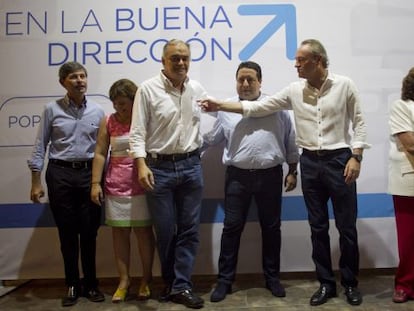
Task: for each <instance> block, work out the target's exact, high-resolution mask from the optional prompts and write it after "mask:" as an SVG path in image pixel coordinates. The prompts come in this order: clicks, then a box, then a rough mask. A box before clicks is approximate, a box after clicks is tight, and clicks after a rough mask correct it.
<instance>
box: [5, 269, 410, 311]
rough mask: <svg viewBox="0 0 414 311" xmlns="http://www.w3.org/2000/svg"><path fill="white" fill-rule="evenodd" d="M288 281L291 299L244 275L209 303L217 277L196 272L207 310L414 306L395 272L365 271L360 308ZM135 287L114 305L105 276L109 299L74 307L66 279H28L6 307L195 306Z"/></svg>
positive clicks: (305, 277)
mask: <svg viewBox="0 0 414 311" xmlns="http://www.w3.org/2000/svg"><path fill="white" fill-rule="evenodd" d="M281 279H282V284H283V285H284V286H285V287H286V293H287V296H286V297H285V298H275V297H273V296H272V295H271V294H270V292H269V291H268V290H266V289H265V288H263V285H264V284H263V283H264V282H263V278H262V276H261V275H256V274H255V275H238V276H237V281H236V282H235V284H234V285H233V293H232V294H231V295H228V296H227V298H226V299H225V300H224V301H222V302H219V303H211V302H210V301H209V297H210V292H211V289H212V287H213V286H214V282H215V277H214V276H195V277H194V290H195V292H197V293H198V294H200V295H201V296H202V297H203V298H204V299H205V301H206V303H205V307H204V309H203V310H217V311H220V310H223V311H236V310H241V311H244V310H245V311H247V310H248V311H268V310H286V311H296V310H297V311H299V310H300V311H305V310H321V311H325V310H335V311H339V310H341V311H342V310H344V311H345V310H370V311H387V310H392V311H393V310H404V311H405V310H414V301H409V302H407V303H404V304H395V303H393V302H392V301H391V295H392V288H393V270H391V269H385V270H384V269H376V270H364V271H361V275H360V286H359V287H360V290H361V292H362V293H363V296H364V297H363V299H364V301H363V303H362V305H360V306H350V305H348V304H347V303H346V301H345V297H344V295H343V292H342V290H339V291H338V297H337V298H333V299H330V300H329V301H328V302H327V303H326V304H324V305H322V306H318V307H311V306H310V305H309V298H310V296H311V295H312V294H313V292H314V291H315V290H316V289H317V288H318V283H317V282H316V281H315V280H314V275H313V273H282V277H281ZM134 281H135V286H133V287H132V288H131V295H130V297H129V299H128V300H127V301H126V302H123V303H120V304H112V303H111V295H112V293H113V291H114V289H115V287H116V285H117V280H116V279H113V278H110V279H109V278H108V279H101V286H100V288H101V290H102V291H103V292H104V293H105V296H106V297H105V298H106V300H105V302H103V303H93V302H89V301H88V300H86V299H85V298H80V299H79V301H78V303H77V304H76V305H75V306H73V307H69V308H62V307H61V306H60V298H61V296H62V294H63V293H64V292H65V286H64V282H63V280H60V279H59V280H32V281H28V282H24V283H22V284H21V285H20V286H17V287H16V289H15V290H13V291H12V292H10V293H8V294H6V295H4V296H3V297H1V298H0V310H4V311H13V310H27V311H46V310H62V309H63V310H71V311H72V310H81V311H91V310H105V311H108V310H126V311H135V310H148V311H149V310H151V311H157V310H159V311H161V310H190V309H187V308H185V307H184V306H181V305H177V304H174V303H172V302H168V303H159V302H158V301H157V300H156V299H150V300H149V301H146V302H138V301H136V300H135V299H134V295H133V294H132V293H133V292H135V291H136V283H137V281H138V280H134ZM5 285H9V286H11V285H19V282H16V281H14V282H11V281H9V282H5ZM152 288H153V295H154V296H157V295H158V293H159V292H160V290H161V288H162V283H161V281H160V279H159V278H156V279H155V280H154V282H153V285H152ZM338 289H339V287H338Z"/></svg>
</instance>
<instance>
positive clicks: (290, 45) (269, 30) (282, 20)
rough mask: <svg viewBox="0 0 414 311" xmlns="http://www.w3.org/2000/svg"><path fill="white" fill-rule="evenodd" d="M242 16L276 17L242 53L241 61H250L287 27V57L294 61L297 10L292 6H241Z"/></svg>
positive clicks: (240, 55)
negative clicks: (261, 48) (280, 29)
mask: <svg viewBox="0 0 414 311" xmlns="http://www.w3.org/2000/svg"><path fill="white" fill-rule="evenodd" d="M238 12H239V14H240V15H275V17H274V18H273V19H272V20H271V21H270V22H269V23H268V24H267V25H266V26H265V27H264V28H263V29H262V30H261V31H260V32H259V33H258V34H257V35H256V36H255V37H254V38H253V39H252V40H251V41H250V42H249V43H248V44H247V45H246V46H245V47H244V48H243V49H242V50H241V51H240V53H239V58H240V60H241V61H245V60H248V59H249V58H250V57H251V56H252V55H253V54H254V53H256V51H257V50H258V49H259V48H260V47H261V46H262V45H263V44H265V43H266V41H267V40H269V38H270V37H271V36H272V35H273V34H274V33H275V32H277V31H278V30H279V28H280V27H282V26H283V25H285V30H286V57H287V58H288V59H291V60H293V59H294V58H295V53H296V48H297V45H296V44H297V33H296V8H295V6H294V5H292V4H259V5H254V4H253V5H240V6H239V8H238Z"/></svg>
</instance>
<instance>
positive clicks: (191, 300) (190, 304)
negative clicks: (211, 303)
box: [170, 289, 204, 309]
mask: <svg viewBox="0 0 414 311" xmlns="http://www.w3.org/2000/svg"><path fill="white" fill-rule="evenodd" d="M170 297H171V301H172V302H175V303H179V304H182V305H184V306H186V307H187V308H192V309H200V308H202V307H203V306H204V300H203V299H202V298H200V297H198V296H196V295H194V294H193V292H192V291H191V290H190V289H186V290H185V291H182V292H180V293H178V294H173V295H170Z"/></svg>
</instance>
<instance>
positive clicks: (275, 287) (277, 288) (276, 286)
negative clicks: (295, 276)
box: [266, 281, 286, 297]
mask: <svg viewBox="0 0 414 311" xmlns="http://www.w3.org/2000/svg"><path fill="white" fill-rule="evenodd" d="M266 288H267V289H268V290H270V292H271V293H272V295H273V296H275V297H286V291H285V289H284V287H283V286H282V284H280V282H279V281H275V282H267V283H266Z"/></svg>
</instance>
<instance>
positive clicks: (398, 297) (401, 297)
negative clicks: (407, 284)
mask: <svg viewBox="0 0 414 311" xmlns="http://www.w3.org/2000/svg"><path fill="white" fill-rule="evenodd" d="M407 300H408V294H407V293H406V292H405V291H404V290H403V289H396V290H394V294H393V295H392V301H394V302H396V303H403V302H407Z"/></svg>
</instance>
